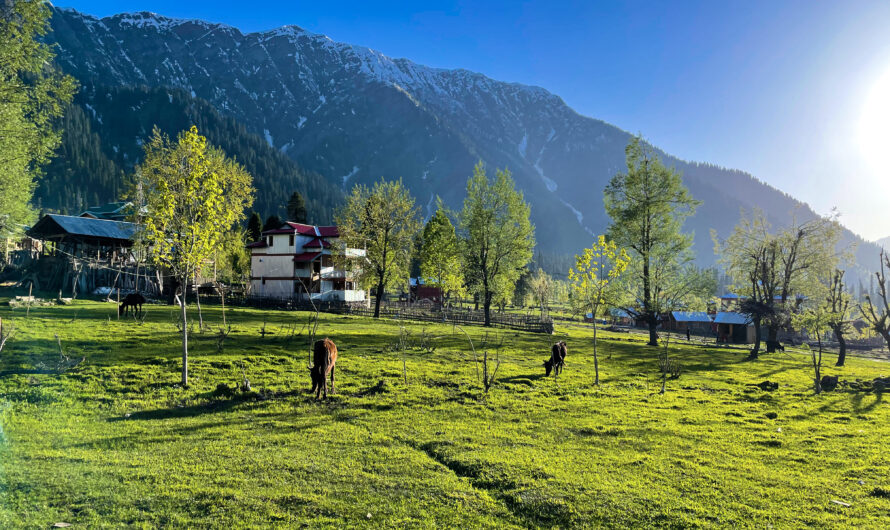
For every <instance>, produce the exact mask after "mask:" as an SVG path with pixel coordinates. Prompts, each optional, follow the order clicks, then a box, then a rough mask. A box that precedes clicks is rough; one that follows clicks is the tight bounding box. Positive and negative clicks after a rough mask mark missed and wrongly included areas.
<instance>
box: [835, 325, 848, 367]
mask: <svg viewBox="0 0 890 530" xmlns="http://www.w3.org/2000/svg"><path fill="white" fill-rule="evenodd" d="M834 336H835V337H836V338H837V343H838V351H837V362H836V363H835V366H843V365H844V362H846V360H847V339H845V338H844V331H843V330H842V329H841V328H840V326H837V327H835V328H834Z"/></svg>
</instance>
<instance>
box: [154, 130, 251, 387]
mask: <svg viewBox="0 0 890 530" xmlns="http://www.w3.org/2000/svg"><path fill="white" fill-rule="evenodd" d="M139 170H140V171H139V173H140V175H141V177H142V178H143V179H144V181H145V185H144V187H145V194H146V203H147V212H146V215H145V237H146V239H147V241H148V242H149V243H150V245H151V246H150V247H149V248H150V252H151V256H152V259H153V260H154V262H155V263H156V264H157V265H159V266H164V267H167V268H168V270H170V272H171V273H172V274H173V276H174V277H175V278H176V279H177V281H178V282H179V285H180V286H181V289H182V300H181V302H180V309H181V318H182V384H183V386H186V385H188V318H187V313H186V294H187V292H188V288H187V286H188V282H189V280H191V279H192V278H194V276H195V274H196V273H197V272H198V271H199V270H200V269H201V267H203V266H204V264H205V263H206V262H207V260H208V259H210V258H211V257H212V256H213V254H214V252H215V250H216V249H217V248H218V247H219V245H220V243H221V242H222V241H223V238H224V234H225V233H226V232H228V231H229V229H230V228H231V227H232V225H233V224H235V223H236V222H238V221H239V220H241V219H243V218H244V209H245V208H247V207H249V206H250V205H251V204H252V202H253V192H254V189H253V187H252V185H251V183H252V179H251V176H250V175H249V174H248V173H247V172H246V171H245V170H244V169H243V168H242V167H241V166H240V165H239V164H237V163H236V162H234V161H232V160H230V159H227V158H226V156H225V154H224V153H223V152H222V151H221V150H219V149H216V148H214V147H212V146H209V145H207V139H206V138H204V137H203V136H201V135H200V134H198V129H197V128H196V127H194V126H193V127H192V128H191V129H189V130H188V131H183V132H182V133H180V134H179V136H178V137H177V139H176V140H175V141H172V140H170V138H169V137H167V136H166V135H163V134H161V132H160V131H159V130H158V129H157V128H156V129H155V130H154V132H153V134H152V137H151V140H150V141H149V142H148V143H147V144H146V145H145V157H144V159H143V161H142V164H141V165H140V167H139Z"/></svg>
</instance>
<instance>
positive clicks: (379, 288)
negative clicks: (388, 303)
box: [310, 280, 383, 318]
mask: <svg viewBox="0 0 890 530" xmlns="http://www.w3.org/2000/svg"><path fill="white" fill-rule="evenodd" d="M310 296H311V295H310ZM381 300H383V280H380V281H379V282H377V298H376V299H375V300H374V318H380V301H381Z"/></svg>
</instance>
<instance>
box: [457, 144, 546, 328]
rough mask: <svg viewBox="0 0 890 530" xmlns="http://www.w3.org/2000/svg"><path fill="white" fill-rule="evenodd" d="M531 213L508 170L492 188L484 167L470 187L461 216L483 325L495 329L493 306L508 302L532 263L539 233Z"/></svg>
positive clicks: (469, 276)
mask: <svg viewBox="0 0 890 530" xmlns="http://www.w3.org/2000/svg"><path fill="white" fill-rule="evenodd" d="M530 214H531V209H530V207H529V205H528V204H527V203H526V202H525V200H524V199H523V196H522V193H521V192H519V191H516V189H515V185H514V183H513V178H512V177H511V175H510V171H509V170H506V169H504V170H497V173H496V177H495V179H494V181H493V182H489V180H488V177H487V176H486V174H485V168H484V166H483V165H482V162H481V161H480V162H479V163H477V164H476V167H475V168H474V169H473V176H472V177H470V179H469V180H468V181H467V196H466V198H465V199H464V207H463V210H462V211H461V214H460V229H461V232H462V234H463V240H464V256H465V261H466V264H467V282H468V284H469V285H470V287H471V288H472V289H473V291H474V292H475V293H476V294H478V295H479V296H480V297H481V299H482V305H483V310H484V312H485V325H486V326H490V325H491V304H492V301H493V300H494V299H495V295H497V297H498V299H507V300H509V298H510V297H508V296H505V295H506V294H507V291H509V293H510V294H512V292H513V288H514V286H515V284H516V280H517V279H518V278H519V276H520V274H521V271H522V268H523V267H525V266H526V265H527V264H528V262H529V261H530V260H531V257H532V250H533V248H534V246H535V229H534V226H532V224H531V220H530V219H529V216H530Z"/></svg>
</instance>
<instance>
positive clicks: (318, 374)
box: [309, 338, 337, 399]
mask: <svg viewBox="0 0 890 530" xmlns="http://www.w3.org/2000/svg"><path fill="white" fill-rule="evenodd" d="M336 363H337V345H336V344H334V341H332V340H331V339H328V338H326V339H324V340H317V341H315V345H314V346H313V348H312V364H313V366H312V368H310V369H309V377H310V378H312V390H310V392H315V399H318V396H319V394H321V393H322V391H324V397H325V399H327V397H328V381H327V375H328V374H331V394H333V393H334V365H335V364H336Z"/></svg>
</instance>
